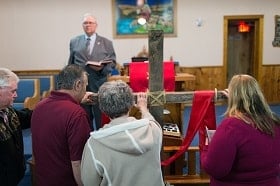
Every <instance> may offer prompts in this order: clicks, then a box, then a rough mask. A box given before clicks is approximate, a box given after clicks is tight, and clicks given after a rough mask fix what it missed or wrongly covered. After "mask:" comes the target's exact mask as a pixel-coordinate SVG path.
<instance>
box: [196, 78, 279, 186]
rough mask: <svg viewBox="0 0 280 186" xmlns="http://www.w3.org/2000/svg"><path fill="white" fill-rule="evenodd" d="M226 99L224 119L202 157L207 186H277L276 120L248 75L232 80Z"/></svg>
mask: <svg viewBox="0 0 280 186" xmlns="http://www.w3.org/2000/svg"><path fill="white" fill-rule="evenodd" d="M226 95H228V107H227V110H226V113H225V115H226V116H227V117H226V118H225V119H224V120H223V121H222V122H221V124H220V125H219V127H218V128H217V130H216V132H215V134H214V136H213V138H212V140H211V141H210V142H209V145H208V142H207V141H206V146H205V147H204V149H203V150H202V154H201V164H202V167H203V169H204V170H205V171H206V172H207V173H208V174H209V175H210V178H211V179H210V185H211V186H246V185H254V186H268V185H269V186H280V178H279V176H280V167H279V166H280V148H279V147H280V118H279V116H277V115H276V114H275V113H273V112H272V111H271V109H270V107H269V105H268V104H267V102H266V100H265V98H264V96H263V93H262V91H261V89H260V87H259V84H258V82H257V81H256V79H255V78H253V77H252V76H250V75H245V74H241V75H235V76H233V77H232V79H231V81H230V83H229V86H228V93H227V92H226Z"/></svg>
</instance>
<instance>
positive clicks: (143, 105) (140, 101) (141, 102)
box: [136, 92, 148, 113]
mask: <svg viewBox="0 0 280 186" xmlns="http://www.w3.org/2000/svg"><path fill="white" fill-rule="evenodd" d="M147 102H148V96H147V94H146V93H144V92H140V93H138V94H137V104H136V106H137V107H138V108H139V109H140V111H141V112H142V113H143V112H146V111H148V104H147Z"/></svg>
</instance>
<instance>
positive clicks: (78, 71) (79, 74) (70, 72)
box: [56, 64, 86, 90]
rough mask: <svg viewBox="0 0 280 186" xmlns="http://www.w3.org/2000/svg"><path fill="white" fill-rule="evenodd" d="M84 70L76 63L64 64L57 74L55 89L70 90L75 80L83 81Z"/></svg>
mask: <svg viewBox="0 0 280 186" xmlns="http://www.w3.org/2000/svg"><path fill="white" fill-rule="evenodd" d="M84 74H86V71H85V70H84V69H83V68H82V67H81V66H79V65H77V64H70V65H67V66H65V67H64V68H63V69H62V70H61V71H60V73H59V74H58V76H57V79H56V85H57V89H58V90H60V89H66V90H71V89H73V87H74V84H75V82H76V81H77V80H81V81H83V80H84V79H83V75H84Z"/></svg>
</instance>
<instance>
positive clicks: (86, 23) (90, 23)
mask: <svg viewBox="0 0 280 186" xmlns="http://www.w3.org/2000/svg"><path fill="white" fill-rule="evenodd" d="M95 24H96V22H89V21H86V22H83V25H95Z"/></svg>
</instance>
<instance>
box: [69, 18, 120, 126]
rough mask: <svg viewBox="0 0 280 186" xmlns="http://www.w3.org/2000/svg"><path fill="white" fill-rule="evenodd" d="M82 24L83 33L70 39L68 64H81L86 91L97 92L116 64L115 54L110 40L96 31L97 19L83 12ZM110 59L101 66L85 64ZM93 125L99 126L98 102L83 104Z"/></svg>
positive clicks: (99, 112)
mask: <svg viewBox="0 0 280 186" xmlns="http://www.w3.org/2000/svg"><path fill="white" fill-rule="evenodd" d="M82 26H83V29H84V32H85V34H83V35H79V36H77V37H74V38H73V39H71V41H70V57H69V62H68V63H69V64H78V65H80V66H83V67H84V68H85V70H86V71H87V73H88V80H89V84H88V87H87V90H88V91H91V92H98V89H99V87H100V86H101V85H102V84H103V83H104V82H106V81H107V76H108V74H109V73H110V72H111V70H112V68H113V67H114V66H115V65H116V54H115V50H114V47H113V43H112V41H110V40H108V39H107V38H105V37H102V36H100V35H98V34H97V33H96V28H97V20H96V18H95V17H94V16H92V15H91V14H85V15H84V17H83V22H82ZM101 60H111V61H112V63H108V64H103V65H101V66H95V65H86V62H87V61H101ZM84 108H85V109H86V111H87V112H88V114H89V116H90V118H91V119H93V118H94V123H95V127H93V126H90V127H91V129H93V128H94V129H99V128H100V127H101V111H100V109H99V105H98V104H94V105H84Z"/></svg>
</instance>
